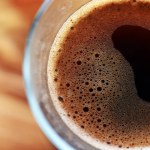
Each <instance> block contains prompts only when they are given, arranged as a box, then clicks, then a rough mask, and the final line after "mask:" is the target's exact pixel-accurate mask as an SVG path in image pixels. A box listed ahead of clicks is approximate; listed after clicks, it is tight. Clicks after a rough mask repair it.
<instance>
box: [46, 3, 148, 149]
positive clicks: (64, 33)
mask: <svg viewBox="0 0 150 150" xmlns="http://www.w3.org/2000/svg"><path fill="white" fill-rule="evenodd" d="M147 2H148V1H147ZM149 14H150V3H146V1H145V2H142V1H134V0H133V1H131V0H112V1H110V0H94V1H91V2H90V3H88V4H86V5H85V6H84V7H82V8H81V9H80V10H78V11H77V12H75V13H74V14H73V15H72V16H71V17H70V18H69V19H68V20H67V21H66V22H65V23H64V25H63V26H62V28H61V29H60V31H59V33H58V34H57V36H56V38H55V41H54V43H53V45H52V48H51V50H50V56H49V62H48V85H49V90H50V95H51V97H52V100H53V103H54V105H55V107H56V110H57V111H58V113H59V114H60V116H61V117H62V119H63V120H64V122H65V123H66V124H67V125H68V127H69V128H71V130H72V131H73V132H74V133H76V134H77V135H78V136H79V137H80V138H81V139H83V140H85V141H86V142H88V143H89V144H91V145H93V146H94V147H96V148H101V149H103V150H108V149H112V150H113V149H114V150H116V149H120V148H122V149H136V150H146V149H149V148H148V146H150V112H149V111H150V105H149V104H147V103H146V102H144V101H141V99H140V98H139V97H138V95H137V91H136V88H135V83H134V74H133V71H132V68H131V66H130V64H129V63H128V62H127V61H126V60H125V59H124V57H123V56H122V55H121V54H120V52H119V51H118V50H116V49H114V48H113V43H112V40H111V36H112V34H113V32H114V31H115V30H116V29H117V28H118V27H120V26H122V25H136V26H141V27H143V28H147V29H150V15H149ZM141 18H144V20H143V21H141Z"/></svg>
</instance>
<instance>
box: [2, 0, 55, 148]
mask: <svg viewBox="0 0 150 150" xmlns="http://www.w3.org/2000/svg"><path fill="white" fill-rule="evenodd" d="M42 2H43V0H0V150H55V148H54V146H53V145H52V144H51V143H50V142H49V141H48V140H47V138H46V137H45V136H44V134H43V133H42V132H41V130H40V129H39V127H38V125H37V124H36V122H35V120H34V118H33V116H32V113H31V111H30V108H29V106H28V103H27V99H26V96H25V91H24V83H23V79H22V60H23V54H24V47H25V43H26V38H27V35H28V32H29V29H30V25H31V23H32V21H33V19H34V16H35V14H36V12H37V10H38V9H39V7H40V5H41V4H42Z"/></svg>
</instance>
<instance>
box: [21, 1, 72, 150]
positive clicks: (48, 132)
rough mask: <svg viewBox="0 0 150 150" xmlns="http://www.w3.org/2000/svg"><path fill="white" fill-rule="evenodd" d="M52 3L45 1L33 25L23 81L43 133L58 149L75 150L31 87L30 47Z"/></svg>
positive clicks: (27, 46) (24, 65)
mask: <svg viewBox="0 0 150 150" xmlns="http://www.w3.org/2000/svg"><path fill="white" fill-rule="evenodd" d="M51 3H52V0H45V1H44V2H43V4H42V5H41V7H40V8H39V10H38V12H37V14H36V16H35V18H34V20H33V23H32V25H31V28H30V31H29V35H28V37H27V41H26V47H25V52H24V60H23V79H24V84H25V92H26V96H27V100H28V103H29V106H30V109H31V112H32V114H33V116H34V118H35V120H36V122H37V124H38V125H39V127H40V129H41V130H42V131H43V133H44V135H45V136H46V137H47V138H48V140H49V141H51V142H52V143H53V144H54V145H55V146H56V147H57V148H58V149H61V150H75V149H74V148H73V147H72V146H71V145H70V144H68V143H67V142H66V141H65V140H64V139H62V138H61V137H60V136H59V135H58V133H57V132H56V131H55V130H54V129H53V128H52V126H51V125H50V124H49V122H48V120H47V119H46V117H45V116H44V113H43V111H42V110H41V108H40V105H39V103H38V101H37V99H36V97H35V95H34V92H33V89H32V85H31V82H30V81H31V76H30V45H31V41H32V36H33V33H34V31H35V29H36V27H37V24H38V22H39V20H40V18H41V17H42V15H43V13H44V12H45V10H46V9H47V6H48V5H50V4H51Z"/></svg>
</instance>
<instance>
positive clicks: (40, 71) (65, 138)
mask: <svg viewBox="0 0 150 150" xmlns="http://www.w3.org/2000/svg"><path fill="white" fill-rule="evenodd" d="M89 1H90V0H81V1H79V0H45V1H44V3H43V5H42V6H41V8H40V10H39V12H38V13H37V15H36V17H35V20H34V22H33V25H32V28H31V31H30V34H29V38H28V40H27V47H26V51H25V57H24V66H23V72H24V80H25V85H26V93H27V97H28V100H29V104H30V107H31V110H32V112H33V114H34V116H35V119H36V121H37V122H38V124H39V126H40V128H41V129H42V130H43V132H44V133H45V135H46V136H47V138H48V139H49V140H50V141H51V142H53V144H54V145H55V146H56V147H57V148H58V149H61V150H73V149H78V150H96V148H94V147H92V146H91V145H89V144H88V143H86V142H84V141H83V140H81V139H80V138H79V137H78V136H77V135H75V134H74V133H73V132H72V131H71V130H70V129H69V128H68V127H67V125H66V124H65V123H64V122H63V120H62V119H61V118H60V116H59V115H58V113H57V111H56V109H55V107H54V105H53V103H52V101H51V97H50V95H49V90H48V85H47V62H48V56H49V51H50V47H51V45H52V43H53V41H54V38H55V36H56V34H57V32H58V31H59V29H60V28H61V26H62V25H63V23H64V22H65V21H66V19H67V18H68V17H69V16H70V15H72V14H73V13H74V12H75V11H76V10H77V9H79V8H80V7H81V6H83V5H84V4H86V3H87V2H89Z"/></svg>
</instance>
